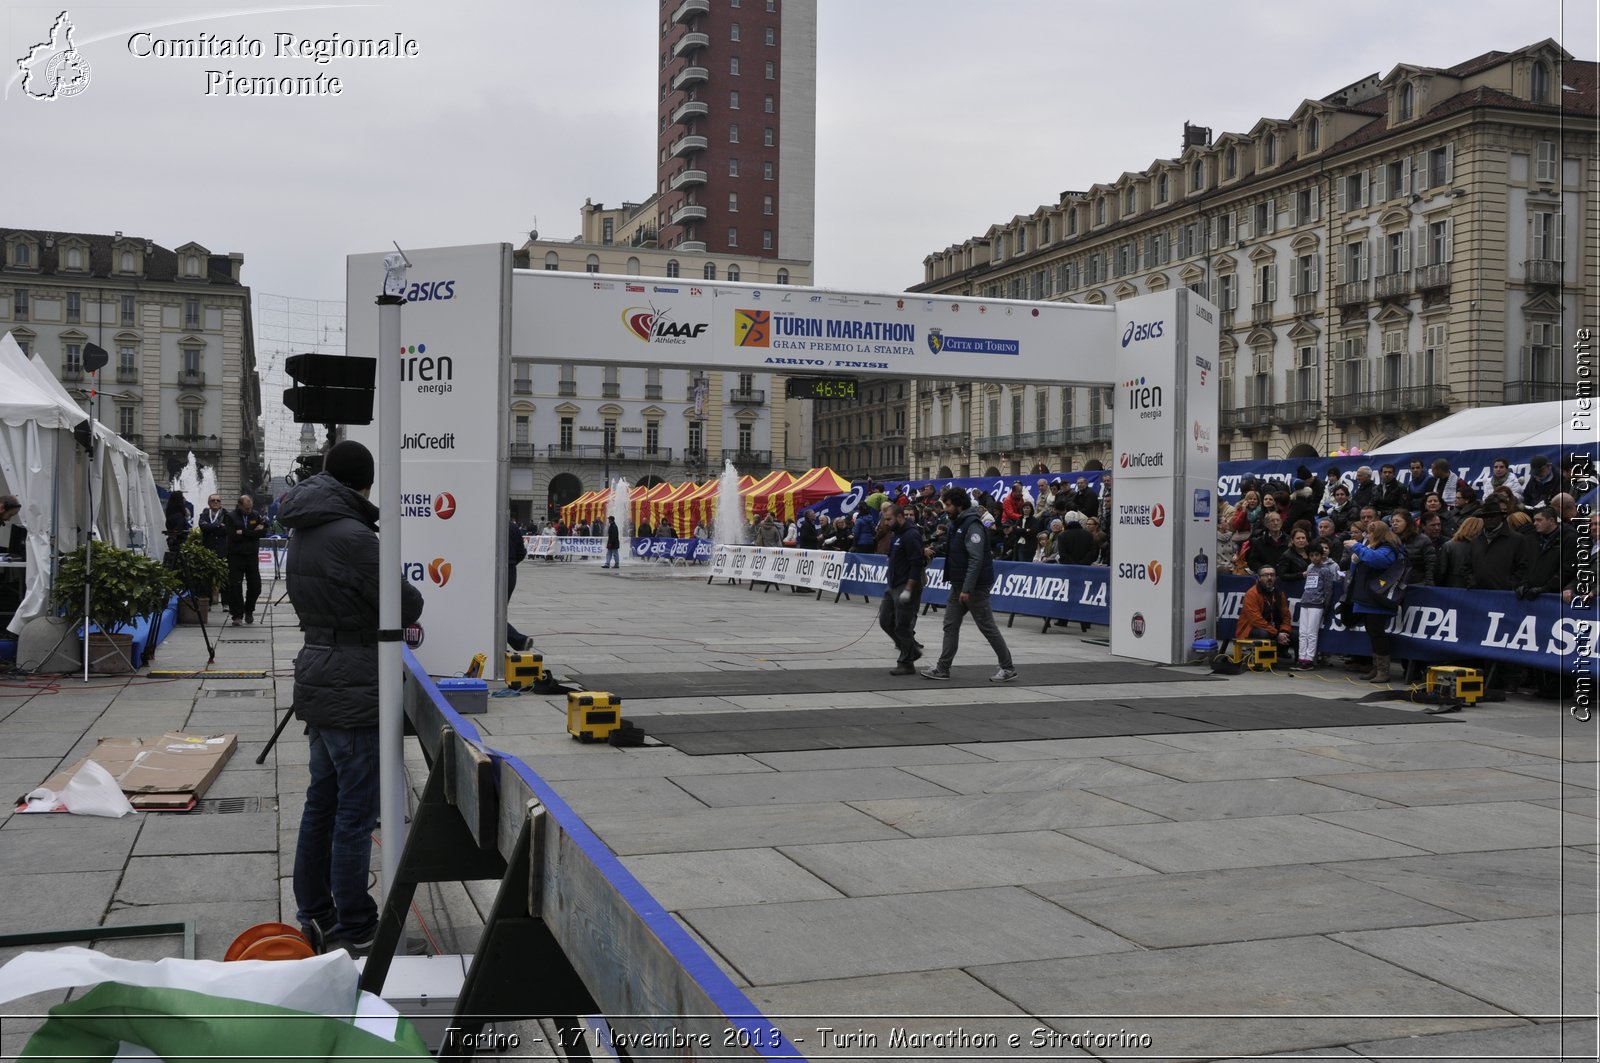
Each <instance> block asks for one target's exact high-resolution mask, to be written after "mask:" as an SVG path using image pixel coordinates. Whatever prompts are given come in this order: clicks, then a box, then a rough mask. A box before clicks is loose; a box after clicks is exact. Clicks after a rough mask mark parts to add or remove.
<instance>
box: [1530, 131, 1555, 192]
mask: <svg viewBox="0 0 1600 1063" xmlns="http://www.w3.org/2000/svg"><path fill="white" fill-rule="evenodd" d="M1533 179H1534V180H1535V181H1538V182H1539V183H1540V184H1553V183H1554V182H1555V179H1556V145H1555V141H1553V140H1541V141H1539V143H1538V144H1537V145H1536V146H1535V149H1534V167H1533Z"/></svg>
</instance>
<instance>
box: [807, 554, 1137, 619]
mask: <svg viewBox="0 0 1600 1063" xmlns="http://www.w3.org/2000/svg"><path fill="white" fill-rule="evenodd" d="M1110 571H1111V570H1110V569H1108V568H1106V567H1104V566H1102V565H1035V564H1032V563H1024V562H1020V561H996V562H995V563H994V583H993V584H992V585H991V586H990V589H989V604H990V605H991V607H993V609H994V611H995V612H996V613H1018V614H1021V615H1023V616H1043V617H1049V618H1050V619H1051V620H1082V621H1085V622H1087V623H1090V624H1108V623H1110V622H1111V608H1110V605H1111V598H1110V590H1109V579H1108V576H1109V575H1110ZM888 578H889V559H888V558H886V557H884V556H882V555H881V554H846V555H845V560H844V575H843V576H842V577H841V578H840V580H839V590H840V591H841V592H843V593H845V594H855V595H860V596H861V597H863V598H881V597H882V596H883V589H884V584H885V583H886V582H887V581H888ZM922 600H923V601H924V602H925V603H927V604H929V605H945V604H946V603H948V602H949V600H950V585H949V584H948V583H946V582H945V579H944V558H942V557H939V558H934V559H933V561H932V562H930V563H929V565H928V576H927V585H926V586H924V587H923V589H922Z"/></svg>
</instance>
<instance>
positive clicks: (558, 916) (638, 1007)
mask: <svg viewBox="0 0 1600 1063" xmlns="http://www.w3.org/2000/svg"><path fill="white" fill-rule="evenodd" d="M405 667H406V672H405V683H404V691H405V694H404V705H405V715H406V721H407V724H408V731H414V732H415V734H416V737H417V740H418V742H419V744H420V745H421V747H422V752H423V756H424V758H425V759H426V761H427V763H428V768H429V771H428V780H427V783H426V785H425V786H424V788H423V793H422V799H421V801H420V803H419V804H418V807H417V809H416V812H415V814H414V815H413V817H412V822H411V829H410V831H409V833H408V834H407V836H406V844H405V849H404V851H403V852H402V853H401V855H400V863H399V867H398V868H397V869H396V874H395V878H394V886H393V889H392V890H391V891H390V894H389V896H388V897H387V898H386V899H385V902H384V907H383V913H382V917H381V919H380V921H379V924H378V936H377V939H376V940H375V941H374V943H373V949H372V955H371V956H370V957H369V958H368V960H367V964H366V969H365V971H364V972H363V974H362V978H361V988H363V989H365V990H368V991H370V992H373V993H379V992H381V991H382V988H383V983H384V979H385V978H386V977H387V976H388V972H389V967H390V965H391V963H392V961H393V957H394V953H395V950H396V947H397V946H398V944H399V941H400V932H401V928H402V927H403V925H404V921H405V916H406V912H407V910H408V909H409V908H410V906H411V901H412V898H413V896H414V895H415V893H416V887H417V886H418V885H419V884H421V883H425V882H463V881H483V880H490V879H497V880H499V882H500V889H499V892H498V893H497V894H496V896H495V900H494V904H493V907H492V908H491V909H490V913H489V917H488V919H487V921H486V922H485V924H484V929H483V937H482V939H481V941H480V943H479V946H478V950H477V952H476V954H475V955H474V956H473V958H472V964H471V966H470V967H469V968H468V971H467V976H466V981H465V983H464V984H463V986H462V989H461V995H460V997H459V998H458V1000H457V1002H456V1012H455V1016H454V1018H453V1019H452V1021H451V1025H452V1026H454V1027H457V1028H458V1029H459V1036H458V1038H457V1039H456V1042H457V1043H458V1044H463V1045H466V1046H470V1044H471V1043H472V1041H473V1040H474V1039H475V1038H474V1037H472V1036H469V1035H475V1034H477V1033H478V1032H480V1031H481V1030H482V1029H483V1027H484V1026H486V1025H487V1024H488V1023H490V1022H494V1021H497V1020H498V1021H509V1020H512V1019H518V1018H527V1017H529V1016H535V1015H537V1016H549V1017H552V1018H554V1019H556V1021H557V1023H558V1024H559V1025H560V1026H561V1027H562V1029H563V1039H564V1041H565V1043H566V1044H568V1045H572V1044H573V1043H574V1042H575V1040H576V1038H577V1036H578V1033H579V1031H580V1030H581V1029H582V1026H583V1024H582V1023H581V1021H580V1020H579V1016H582V1015H585V1014H588V1013H592V1012H599V1013H600V1014H602V1015H604V1016H605V1017H606V1019H607V1021H608V1023H609V1024H610V1027H611V1030H612V1034H613V1037H614V1043H615V1046H616V1047H617V1048H618V1049H625V1050H626V1051H627V1052H628V1053H629V1054H630V1055H631V1056H632V1058H635V1059H640V1058H658V1059H694V1058H706V1057H708V1056H712V1055H715V1056H717V1057H719V1058H722V1057H726V1058H750V1059H770V1060H779V1059H783V1060H803V1059H804V1058H805V1057H804V1056H802V1055H800V1053H799V1052H798V1051H796V1050H795V1048H794V1047H793V1046H792V1045H791V1044H790V1043H789V1041H788V1039H787V1038H786V1037H785V1036H784V1035H783V1034H782V1033H781V1032H780V1031H779V1030H778V1029H777V1027H775V1026H774V1025H773V1024H772V1023H771V1022H769V1021H768V1020H767V1019H766V1017H765V1016H763V1015H762V1014H761V1013H760V1011H759V1010H757V1008H756V1007H755V1005H754V1004H752V1003H751V1002H750V1000H749V998H748V997H746V996H745V995H744V993H743V992H741V991H740V990H739V988H738V987H737V986H735V985H734V984H733V982H732V981H731V980H730V979H729V978H728V976H727V975H726V974H724V973H723V971H722V969H721V968H720V967H718V966H717V965H716V963H715V961H713V960H712V959H711V957H710V956H708V955H706V952H705V950H704V949H702V948H701V947H700V946H699V944H697V943H696V942H695V941H694V939H693V938H691V937H690V936H689V934H688V933H687V932H686V931H685V930H684V929H683V928H682V927H681V926H679V924H678V923H677V921H676V920H674V919H673V918H672V916H671V915H669V914H668V913H667V912H666V911H665V909H663V908H662V907H661V904H660V902H658V901H657V900H656V899H655V898H654V897H652V896H651V895H650V893H649V891H647V890H646V889H645V888H644V886H642V885H641V884H640V883H639V881H638V880H637V879H636V878H634V877H633V875H632V874H630V873H629V872H628V870H627V869H626V868H625V867H623V866H622V862H621V861H620V860H618V859H617V857H616V855H615V854H614V853H612V852H611V850H610V849H609V848H607V847H606V845H605V843H604V842H602V841H601V840H600V839H599V837H598V836H597V835H596V834H595V833H594V832H593V831H592V830H590V829H589V827H588V826H587V825H586V824H585V823H584V822H583V820H582V819H581V818H580V817H579V816H578V814H577V813H576V812H574V811H573V810H572V809H571V807H569V806H568V805H567V803H566V802H565V801H563V800H562V799H561V798H560V796H559V795H557V794H556V792H555V791H554V790H553V789H552V788H551V787H550V785H549V784H548V783H546V782H545V781H544V780H543V779H541V778H540V777H539V776H538V775H537V774H536V773H535V772H534V771H533V769H531V768H529V767H528V766H527V765H526V764H524V763H522V762H521V761H520V760H518V759H517V758H516V757H513V756H509V755H507V754H504V753H500V752H498V751H496V750H494V749H491V748H489V747H488V746H487V745H485V744H484V742H483V739H482V736H481V735H480V734H479V732H478V729H477V728H476V727H474V726H473V725H472V723H470V722H469V721H467V720H466V719H464V718H463V717H462V716H461V715H459V714H458V713H457V712H456V711H455V710H454V709H452V708H451V707H450V705H449V704H448V703H447V702H446V701H445V700H444V699H443V697H442V696H441V695H440V694H439V690H438V688H437V687H436V686H434V683H433V680H432V679H430V678H429V677H428V675H427V673H426V672H425V671H424V670H423V668H422V666H421V665H420V664H418V663H417V659H416V658H415V657H414V656H412V654H411V651H410V650H409V649H408V650H406V651H405ZM455 1052H456V1055H457V1057H458V1058H465V1057H469V1056H471V1055H472V1049H471V1048H470V1047H460V1048H457V1049H455ZM441 1054H442V1055H444V1056H449V1055H450V1051H449V1049H448V1046H447V1050H446V1051H444V1052H442V1053H441Z"/></svg>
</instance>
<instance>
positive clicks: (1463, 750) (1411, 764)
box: [1301, 742, 1554, 771]
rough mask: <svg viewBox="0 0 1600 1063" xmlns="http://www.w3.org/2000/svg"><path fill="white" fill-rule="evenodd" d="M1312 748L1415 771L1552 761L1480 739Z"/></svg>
mask: <svg viewBox="0 0 1600 1063" xmlns="http://www.w3.org/2000/svg"><path fill="white" fill-rule="evenodd" d="M1301 748H1311V750H1312V752H1316V753H1320V754H1321V755H1323V756H1326V757H1333V758H1334V759H1336V760H1348V761H1350V762H1351V763H1353V764H1364V765H1366V766H1367V767H1369V768H1376V769H1380V770H1384V771H1413V770H1417V769H1422V768H1501V767H1507V766H1509V765H1523V764H1527V765H1549V764H1552V763H1554V762H1553V761H1552V760H1551V759H1550V758H1549V757H1547V756H1542V755H1539V754H1536V753H1527V752H1522V751H1520V750H1514V749H1497V748H1495V747H1493V746H1485V745H1480V744H1478V743H1476V742H1386V743H1384V744H1382V745H1377V744H1373V743H1364V744H1354V743H1345V744H1343V745H1339V746H1327V747H1324V748H1320V749H1318V748H1314V747H1305V746H1303V747H1301Z"/></svg>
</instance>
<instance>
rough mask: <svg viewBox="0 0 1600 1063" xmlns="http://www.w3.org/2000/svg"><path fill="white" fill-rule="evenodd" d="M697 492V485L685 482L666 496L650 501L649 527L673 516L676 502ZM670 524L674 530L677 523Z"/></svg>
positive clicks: (698, 488) (689, 481) (692, 482)
mask: <svg viewBox="0 0 1600 1063" xmlns="http://www.w3.org/2000/svg"><path fill="white" fill-rule="evenodd" d="M698 490H700V485H699V484H697V483H695V482H694V481H693V480H686V481H685V482H683V483H681V484H678V485H677V486H676V487H674V488H673V489H672V490H671V491H670V492H668V493H667V494H665V495H663V496H661V497H660V498H657V499H654V500H653V501H651V503H650V510H649V517H650V525H651V527H654V526H655V525H657V524H660V523H661V518H662V517H671V516H673V515H674V507H675V506H676V505H677V502H678V500H679V499H682V498H685V497H687V496H689V495H690V494H693V493H694V492H695V491H698ZM672 523H673V528H674V530H676V528H677V521H676V520H674V521H673V522H672Z"/></svg>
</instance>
